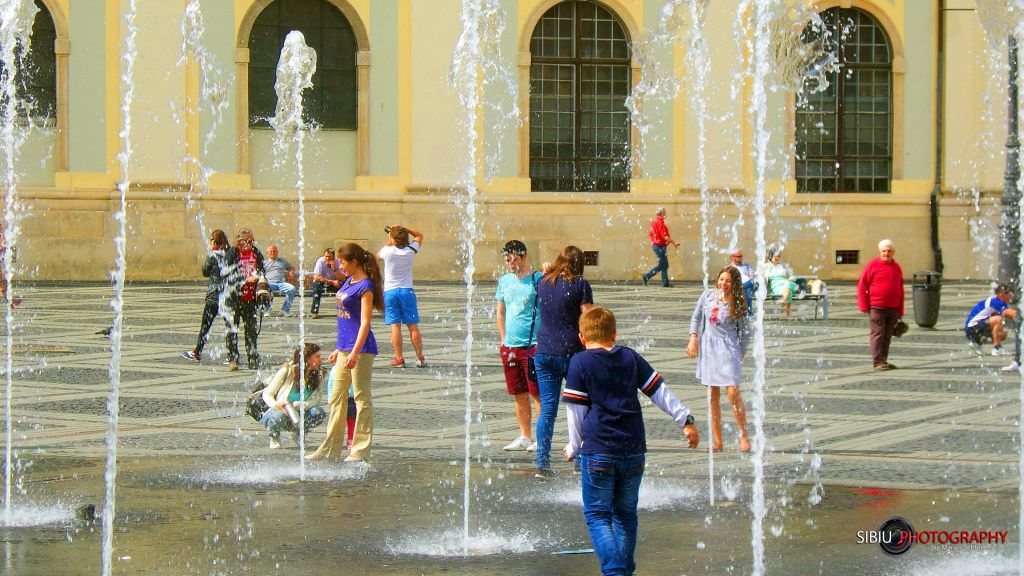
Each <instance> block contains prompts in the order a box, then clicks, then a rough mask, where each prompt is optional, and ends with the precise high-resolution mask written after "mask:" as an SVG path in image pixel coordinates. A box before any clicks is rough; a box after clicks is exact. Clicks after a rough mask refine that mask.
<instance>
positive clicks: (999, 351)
mask: <svg viewBox="0 0 1024 576" xmlns="http://www.w3.org/2000/svg"><path fill="white" fill-rule="evenodd" d="M1007 354H1009V352H1007V351H1006V348H1003V347H1002V346H993V347H992V355H993V356H1006V355H1007Z"/></svg>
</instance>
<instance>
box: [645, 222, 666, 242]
mask: <svg viewBox="0 0 1024 576" xmlns="http://www.w3.org/2000/svg"><path fill="white" fill-rule="evenodd" d="M648 236H650V237H651V244H654V245H655V246H668V239H669V235H668V226H665V218H664V217H663V216H655V217H654V220H651V230H650V232H648Z"/></svg>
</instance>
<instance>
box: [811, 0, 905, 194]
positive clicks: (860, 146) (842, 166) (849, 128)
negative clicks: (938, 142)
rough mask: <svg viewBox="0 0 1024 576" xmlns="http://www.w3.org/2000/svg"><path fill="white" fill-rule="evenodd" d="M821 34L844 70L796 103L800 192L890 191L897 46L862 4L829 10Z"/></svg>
mask: <svg viewBox="0 0 1024 576" xmlns="http://www.w3.org/2000/svg"><path fill="white" fill-rule="evenodd" d="M821 17H822V20H823V23H824V25H823V26H815V25H813V24H812V25H811V26H808V27H807V29H805V30H804V39H805V40H812V39H817V38H821V39H822V40H823V41H824V44H825V49H826V50H828V51H829V52H834V53H835V54H836V56H837V57H838V60H839V70H838V71H835V72H831V73H829V74H828V76H827V77H828V82H829V86H828V89H827V90H824V91H821V92H811V91H810V90H806V91H805V94H804V99H803V101H802V102H801V103H800V104H798V105H797V109H796V185H797V191H798V192H889V191H890V188H889V185H890V182H891V180H892V47H891V44H890V43H889V38H888V36H886V34H885V30H883V29H882V27H881V26H880V25H879V24H878V21H877V20H875V19H874V18H873V17H872V16H871V15H870V14H868V13H867V12H864V11H862V10H858V9H856V8H830V9H829V10H826V11H825V12H823V13H822V14H821Z"/></svg>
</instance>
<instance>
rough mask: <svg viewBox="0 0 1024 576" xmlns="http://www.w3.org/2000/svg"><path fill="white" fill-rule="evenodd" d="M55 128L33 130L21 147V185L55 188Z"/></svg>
mask: <svg viewBox="0 0 1024 576" xmlns="http://www.w3.org/2000/svg"><path fill="white" fill-rule="evenodd" d="M54 130H55V129H54V128H52V127H51V128H47V129H45V131H42V130H33V131H32V132H31V133H30V134H29V135H28V138H26V139H25V143H24V144H22V145H21V158H20V160H19V162H18V178H19V179H20V183H21V184H27V185H29V186H53V172H54V170H55V169H56V165H55V164H54V163H53V145H54V142H55V140H56V137H55V135H54Z"/></svg>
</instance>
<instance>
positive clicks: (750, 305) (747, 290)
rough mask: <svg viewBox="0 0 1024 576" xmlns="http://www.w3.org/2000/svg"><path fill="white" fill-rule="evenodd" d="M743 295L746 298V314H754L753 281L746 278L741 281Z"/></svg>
mask: <svg viewBox="0 0 1024 576" xmlns="http://www.w3.org/2000/svg"><path fill="white" fill-rule="evenodd" d="M743 297H744V298H746V299H747V315H749V316H753V315H754V281H753V280H747V281H746V282H744V283H743Z"/></svg>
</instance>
